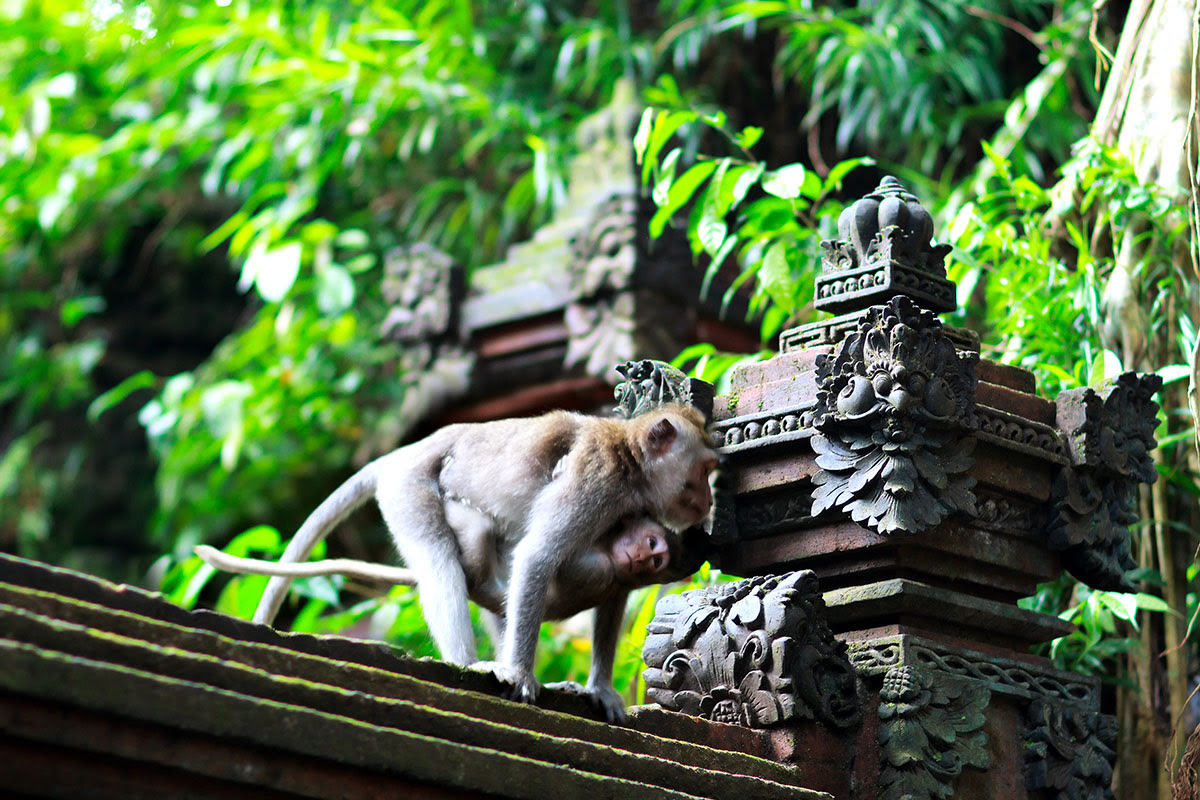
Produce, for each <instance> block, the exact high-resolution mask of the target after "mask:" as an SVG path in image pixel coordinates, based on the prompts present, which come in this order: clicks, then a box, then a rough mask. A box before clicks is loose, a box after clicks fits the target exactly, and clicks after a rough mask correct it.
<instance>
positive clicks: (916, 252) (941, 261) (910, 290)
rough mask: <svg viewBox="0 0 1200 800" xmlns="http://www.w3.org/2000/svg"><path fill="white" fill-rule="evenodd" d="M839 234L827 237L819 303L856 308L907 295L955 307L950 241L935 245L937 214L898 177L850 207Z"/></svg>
mask: <svg viewBox="0 0 1200 800" xmlns="http://www.w3.org/2000/svg"><path fill="white" fill-rule="evenodd" d="M838 237H839V238H837V239H831V240H828V241H824V242H821V247H822V248H824V250H825V252H824V254H823V255H822V257H821V275H820V276H818V278H817V281H816V307H817V308H819V309H822V310H825V311H832V312H835V313H842V312H844V311H855V310H858V309H862V308H866V307H867V306H869V305H872V304H873V303H883V302H886V301H887V300H888V299H890V298H891V297H892V296H894V295H897V294H905V295H908V296H910V297H912V298H914V299H916V300H917V301H918V302H919V303H920V304H921V305H922V306H924V307H925V308H929V309H932V310H934V311H952V310H954V307H955V305H956V302H955V297H954V284H953V283H952V282H950V281H949V280H947V279H946V268H945V259H946V254H947V253H948V252H950V246H949V245H934V244H932V238H933V218H932V217H931V216H930V215H929V212H928V211H926V210H925V208H924V207H923V206H922V205H921V202H920V201H919V200H918V199H917V197H916V195H913V194H912V193H910V192H908V191H907V190H905V188H904V187H903V186H902V185H901V184H900V182H899V181H898V180H896V179H895V178H893V177H891V176H888V177H885V178H884V179H883V180H882V181H881V182H880V184H879V186H878V187H876V189H875V191H873V192H871V193H870V194H868V195H866V196H865V197H863V198H862V199H860V200H858V201H856V202H855V203H853V204H851V205H849V206H847V207H846V209H845V210H844V211H843V212H842V214H841V216H839V217H838Z"/></svg>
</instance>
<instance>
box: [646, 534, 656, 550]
mask: <svg viewBox="0 0 1200 800" xmlns="http://www.w3.org/2000/svg"><path fill="white" fill-rule="evenodd" d="M646 546H647V547H649V548H650V549H651V550H657V549H658V539H655V538H654V537H653V536H651V537H650V538H649V539H647V540H646Z"/></svg>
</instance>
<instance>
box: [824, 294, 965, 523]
mask: <svg viewBox="0 0 1200 800" xmlns="http://www.w3.org/2000/svg"><path fill="white" fill-rule="evenodd" d="M976 361H977V356H976V355H974V354H963V353H959V352H958V351H957V350H956V348H955V347H954V345H953V344H952V343H951V342H950V341H949V340H948V339H947V338H946V337H944V336H943V335H942V331H941V322H940V321H938V319H937V317H936V316H934V315H933V313H931V312H929V311H926V310H924V309H921V308H919V307H917V306H916V305H915V304H914V303H913V302H912V301H911V300H909V299H908V298H907V297H904V296H900V297H895V298H893V299H892V300H891V301H890V302H888V304H887V305H885V306H875V307H873V308H872V309H871V310H870V311H869V312H868V313H867V316H866V317H865V318H864V320H863V321H862V323H860V325H859V328H858V330H857V331H856V332H855V333H853V334H851V335H850V336H849V337H848V338H846V339H845V340H843V341H842V343H841V344H840V345H838V348H837V350H836V351H835V354H834V355H833V356H827V355H825V356H820V357H818V359H817V386H818V388H817V406H816V409H815V410H814V412H813V419H814V427H815V428H816V433H814V435H813V437H812V440H811V441H812V448H813V451H814V452H815V453H816V454H817V459H816V462H817V466H818V467H819V468H820V469H819V470H818V472H817V474H816V476H815V477H814V479H813V482H814V484H815V485H816V491H815V492H814V495H813V514H814V515H816V514H820V513H821V512H823V511H825V510H826V509H829V508H838V509H841V510H842V511H844V512H846V513H848V514H849V515H850V516H851V518H852V519H854V521H855V522H858V523H859V524H861V525H864V526H865V527H869V528H871V529H872V530H874V531H876V532H877V533H881V534H896V533H907V534H912V533H920V532H921V531H924V530H927V529H929V528H931V527H933V526H934V525H937V524H938V523H939V522H941V521H942V520H943V519H945V518H946V517H948V516H949V515H950V514H952V513H955V512H964V513H967V514H974V513H975V496H974V494H973V493H972V491H971V488H972V487H973V486H974V485H975V479H974V478H970V477H968V476H966V475H964V474H963V473H964V472H965V471H966V470H967V469H968V468H969V467H970V466H971V463H972V458H971V451H972V449H973V447H974V444H975V440H974V438H973V437H971V436H970V435H969V432H971V431H973V430H974V429H975V428H976V426H977V423H976V419H975V413H974V400H975V380H976V379H975V369H974V367H975V362H976Z"/></svg>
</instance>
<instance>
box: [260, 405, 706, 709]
mask: <svg viewBox="0 0 1200 800" xmlns="http://www.w3.org/2000/svg"><path fill="white" fill-rule="evenodd" d="M716 463H717V457H716V453H715V451H714V450H713V448H712V443H711V441H710V440H709V438H708V435H707V434H706V433H705V431H704V419H703V416H702V415H701V414H700V413H699V412H698V411H696V410H695V409H693V408H691V407H689V406H682V405H669V406H664V407H663V408H661V409H658V410H656V411H654V412H650V413H647V414H643V415H641V416H638V417H635V418H634V419H632V420H615V419H602V418H597V417H586V416H583V415H580V414H573V413H568V412H563V411H556V412H551V413H550V414H546V415H544V416H541V417H536V418H532V419H510V420H498V421H495V422H484V423H470V424H461V425H451V426H448V427H446V428H442V429H441V430H439V431H437V432H435V433H433V434H431V435H430V436H428V437H427V438H425V439H422V440H421V441H419V442H415V443H413V444H410V445H407V446H405V447H401V448H399V449H398V450H395V451H393V452H391V453H389V454H388V455H385V456H383V457H381V458H379V459H377V460H375V461H373V462H371V463H370V464H368V465H367V466H366V467H364V468H363V469H361V470H360V471H359V472H358V473H356V474H355V475H353V476H352V477H351V478H350V479H349V480H347V481H346V482H345V483H344V484H342V486H341V487H339V488H338V489H337V490H336V491H335V492H334V493H333V494H332V495H330V496H329V497H328V498H327V499H326V500H325V501H324V502H322V503H321V504H320V505H319V506H318V507H317V509H316V510H315V511H314V512H313V513H312V514H311V515H310V516H309V518H308V519H307V520H305V522H304V524H303V525H302V526H301V527H300V530H299V531H298V532H297V533H296V535H295V537H294V538H293V539H292V541H291V542H290V543H289V544H288V546H287V549H286V550H285V551H284V554H283V557H282V559H281V563H293V562H298V561H304V560H305V559H306V558H307V557H308V554H309V552H311V550H312V548H313V546H314V545H315V544H316V543H317V542H318V541H320V540H321V539H322V538H324V537H325V536H326V535H327V534H328V532H329V531H330V530H331V529H332V528H333V527H334V526H336V525H337V524H338V523H339V522H341V520H343V519H344V518H345V517H346V516H347V515H348V514H349V513H350V512H351V511H353V510H354V509H355V508H357V507H358V506H360V505H362V504H363V503H365V502H366V501H367V499H368V498H369V497H370V496H371V495H372V493H373V494H374V496H375V499H376V501H377V502H378V504H379V509H380V511H381V512H382V514H383V518H384V521H385V522H386V523H387V527H388V530H389V532H390V533H391V535H392V538H393V540H394V541H395V543H396V547H397V549H398V550H399V551H400V557H401V559H402V560H403V561H404V563H405V565H406V566H407V567H408V568H409V569H410V570H412V571H413V573H414V574H415V576H416V580H417V585H418V589H419V591H420V595H421V607H422V610H423V611H424V614H425V620H426V623H427V624H428V625H429V630H430V633H431V634H432V635H433V639H434V641H435V642H436V643H437V646H438V649H439V650H440V651H441V653H442V656H443V657H444V658H446V659H447V660H449V661H453V662H455V663H458V664H464V665H474V666H475V667H477V668H480V669H486V670H489V671H491V672H492V673H494V674H495V675H496V677H497V678H499V679H500V680H501V681H502V682H503V683H505V684H508V685H509V686H510V687H511V688H510V690H509V691H508V696H509V697H511V698H512V699H515V700H519V701H522V702H529V701H532V700H533V699H534V698H535V697H536V696H537V692H538V683H537V681H536V680H535V679H534V677H533V660H534V653H535V649H536V647H537V638H538V627H539V625H540V623H541V621H542V619H544V618H545V617H546V616H547V612H551V611H552V612H556V613H561V612H560V610H559V607H558V606H559V604H560V603H562V604H563V607H564V608H565V607H566V606H569V605H573V604H574V603H573V601H571V600H570V599H569V598H570V596H571V589H569V588H568V590H567V591H563V592H555V593H551V588H552V587H553V586H555V584H556V583H557V581H556V577H557V576H559V575H560V570H562V569H563V568H564V566H565V567H566V569H567V573H570V572H571V571H572V570H573V569H575V568H577V567H579V568H582V570H583V572H584V573H585V574H586V573H591V574H601V573H598V572H596V569H597V567H596V564H598V563H601V562H598V561H596V559H607V560H608V561H609V563H610V564H612V565H615V564H616V563H617V561H618V560H621V559H622V558H625V557H629V558H631V559H632V558H633V556H631V555H628V556H626V555H619V554H621V553H627V551H625V550H622V549H621V548H619V547H617V546H616V545H614V546H613V547H612V548H611V549H610V552H609V553H604V552H602V550H601V551H597V548H596V545H597V544H598V543H600V542H601V541H602V539H603V538H604V537H605V535H606V534H608V533H609V532H611V531H612V530H613V528H614V527H615V526H617V525H618V524H619V523H621V521H622V520H628V519H633V520H634V523H633V524H631V526H630V527H631V528H637V527H638V525H639V523H638V522H637V521H638V520H642V521H643V523H641V524H644V523H647V522H649V520H646V519H645V518H650V519H651V520H657V521H658V522H660V523H662V524H663V525H665V526H666V527H668V528H671V529H672V530H683V529H684V528H687V527H688V526H690V525H693V524H695V523H698V522H700V521H701V520H703V519H704V517H705V516H707V514H708V512H709V510H710V509H711V507H712V491H711V489H710V488H709V484H708V476H709V473H710V472H711V471H712V469H713V468H714V467H715V466H716ZM649 524H654V523H652V522H649ZM656 527H657V526H656ZM641 535H642V534H641V533H639V534H638V536H641ZM620 538H621V537H620V536H617V538H616V539H614V542H619V541H620ZM660 555H661V554H660ZM661 557H663V558H664V559H665V558H666V556H665V555H661ZM650 558H651V564H653V559H654V558H655V556H654V555H651V556H650ZM580 565H582V566H581V567H580ZM488 575H493V576H495V577H496V578H497V582H496V587H497V591H496V594H495V596H493V597H490V598H489V597H488V596H487V595H488V594H489V591H488V581H487V580H486V576H488ZM468 576H473V577H475V579H476V582H475V585H472V583H471V582H470V580H469V577H468ZM481 577H484V580H482V581H481V580H480V578H481ZM610 582H611V583H613V584H614V588H615V593H614V596H613V597H609V598H606V599H602V600H600V602H599V605H598V607H597V612H596V624H595V628H594V646H593V654H592V669H591V673H590V675H589V677H588V685H587V687H586V690H587V692H588V693H589V694H590V695H591V696H592V698H593V699H594V700H595V701H596V702H597V704H598V705H600V706H601V707H602V708H603V709H604V710H605V713H606V714H607V715H608V717H609V718H610V719H620V718H622V717H623V716H624V704H623V703H622V701H621V699H620V696H619V695H617V693H616V692H615V691H614V690H613V688H612V653H613V652H614V651H615V647H616V639H617V636H618V634H619V631H620V623H621V618H622V615H623V613H624V599H625V594H626V591H627V590H621V589H619V588H616V587H617V581H615V580H610ZM289 583H290V579H289V578H287V577H273V578H272V579H271V581H270V582H269V583H268V585H267V589H266V591H265V592H264V593H263V597H262V600H261V601H260V603H259V606H258V610H257V611H256V612H255V615H254V618H255V621H257V622H265V623H270V622H271V621H272V620H274V618H275V615H276V613H278V610H279V606H280V604H281V603H282V602H283V597H284V595H285V594H286V592H287V587H288V584H289ZM561 585H562V586H564V587H570V581H569V579H568V578H564V579H563V581H562V584H561ZM503 589H506V590H507V591H506V592H505V591H503ZM472 592H474V594H476V595H477V596H480V597H483V598H484V601H483V602H480V605H481V606H483V607H485V608H487V607H489V606H494V607H495V608H497V609H499V610H498V611H497V615H498V616H501V617H502V623H503V634H502V640H503V641H502V644H501V647H500V649H499V660H498V661H497V662H490V663H478V662H477V661H476V649H475V637H474V634H473V632H472V630H471V624H470V611H469V608H468V605H467V600H468V597H469V596H470V595H471V594H472ZM617 595H619V596H617ZM576 610H578V608H577V609H576Z"/></svg>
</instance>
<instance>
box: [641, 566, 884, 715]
mask: <svg viewBox="0 0 1200 800" xmlns="http://www.w3.org/2000/svg"><path fill="white" fill-rule="evenodd" d="M648 630H649V634H648V635H647V637H646V643H645V645H644V647H643V650H642V657H643V659H644V660H645V662H646V665H647V667H648V669H647V670H646V671H645V673H644V675H645V678H646V686H647V696H648V697H649V698H650V700H652V701H653V702H655V703H658V704H659V705H660V706H662V707H664V708H666V709H669V710H672V711H681V712H683V713H685V714H691V715H694V716H701V717H704V718H706V719H710V720H713V721H714V722H726V723H730V724H735V725H745V726H748V727H753V728H762V727H767V726H770V725H775V724H779V723H785V722H788V721H789V720H794V719H816V720H818V721H820V722H822V723H824V724H826V725H830V726H833V727H837V728H844V727H847V726H849V725H853V724H855V723H856V722H858V721H859V719H860V713H861V712H860V709H859V702H858V696H857V678H856V677H855V673H854V669H853V667H851V666H850V662H849V661H848V660H847V658H846V644H845V642H842V641H840V640H838V639H835V638H834V636H833V633H832V632H831V631H830V629H829V625H828V623H827V622H826V620H825V604H824V601H823V600H822V599H821V591H820V588H819V586H818V584H817V579H816V576H815V575H814V574H813V573H812V572H811V571H809V570H804V571H800V572H792V573H789V574H787V575H782V576H760V577H757V578H748V579H746V580H743V581H739V582H737V583H731V584H724V585H721V586H717V587H713V588H709V589H697V590H693V591H689V592H684V593H683V594H681V595H668V596H666V597H664V598H663V599H662V600H660V601H659V602H658V607H657V609H656V613H655V617H654V620H653V621H652V622H651V623H650V625H649V628H648Z"/></svg>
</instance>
